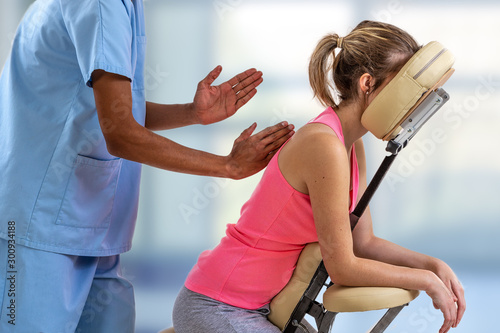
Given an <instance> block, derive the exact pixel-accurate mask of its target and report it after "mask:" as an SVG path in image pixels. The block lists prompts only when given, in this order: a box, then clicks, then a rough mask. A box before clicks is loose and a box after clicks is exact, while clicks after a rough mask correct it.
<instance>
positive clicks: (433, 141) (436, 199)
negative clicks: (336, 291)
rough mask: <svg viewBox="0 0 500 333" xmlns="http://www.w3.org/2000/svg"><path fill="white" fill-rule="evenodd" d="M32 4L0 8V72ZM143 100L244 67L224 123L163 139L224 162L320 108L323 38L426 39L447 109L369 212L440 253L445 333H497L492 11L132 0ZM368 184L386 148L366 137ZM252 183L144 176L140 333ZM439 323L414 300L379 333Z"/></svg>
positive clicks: (179, 96)
mask: <svg viewBox="0 0 500 333" xmlns="http://www.w3.org/2000/svg"><path fill="white" fill-rule="evenodd" d="M30 3H32V1H30V0H15V1H11V0H0V4H1V8H2V10H1V11H0V65H1V66H2V67H3V64H4V62H5V60H6V58H7V56H8V53H9V49H10V44H11V41H12V38H13V36H14V33H15V30H16V27H17V24H18V22H19V20H20V19H21V17H22V15H23V13H24V11H25V10H26V8H27V7H28V6H29V5H30ZM144 5H145V14H146V25H147V34H148V49H147V62H146V73H145V75H146V89H147V96H148V99H149V100H150V101H154V102H158V103H184V102H190V101H192V98H193V96H194V92H195V89H196V85H197V83H198V82H199V81H200V80H201V79H202V78H204V77H205V76H206V75H207V74H208V73H209V72H210V71H211V70H212V69H213V68H214V67H215V66H217V65H218V64H221V65H222V66H223V67H224V70H223V72H222V74H221V77H220V78H219V79H218V80H217V81H216V84H217V83H221V82H224V81H226V80H228V79H230V78H231V77H232V76H234V75H236V74H237V73H240V72H242V71H244V70H246V69H247V68H251V67H255V68H258V69H259V70H262V71H263V72H264V83H263V84H262V85H261V87H259V92H258V94H257V96H256V97H255V98H254V99H253V100H252V101H251V102H250V103H249V104H247V105H246V106H245V107H244V108H243V109H241V110H240V111H239V112H238V113H237V114H236V115H235V116H233V117H232V118H230V119H228V120H226V121H224V122H222V123H219V124H214V125H210V126H191V127H187V128H181V129H176V130H171V131H166V132H163V133H161V134H162V135H164V136H166V137H168V138H170V139H173V140H175V141H177V142H179V143H181V144H183V145H187V146H189V147H193V148H197V149H202V150H206V151H209V152H213V153H215V154H220V155H227V154H228V153H229V151H230V149H231V147H232V144H233V141H234V139H236V138H237V137H238V135H239V134H240V133H241V132H242V131H243V130H244V129H245V128H247V127H248V126H250V125H251V124H252V123H253V122H254V121H256V122H257V123H258V128H257V131H259V130H262V129H264V128H265V127H267V126H269V125H272V124H275V123H277V122H279V121H282V120H286V121H288V122H290V123H293V124H295V126H296V127H300V126H302V125H303V124H305V123H306V122H307V121H308V120H309V119H311V118H313V117H314V116H315V115H317V114H319V113H320V112H321V111H322V110H323V108H322V107H321V106H320V105H319V104H318V103H317V102H315V101H314V100H313V99H312V93H311V90H310V88H309V84H308V79H307V65H308V59H309V56H310V54H311V52H312V50H313V48H314V46H315V44H316V43H317V41H318V40H319V39H320V38H321V37H322V36H323V35H324V34H326V33H328V32H337V33H339V35H341V36H344V35H346V34H347V33H348V32H349V31H350V30H351V29H352V28H354V26H356V24H357V23H359V22H360V21H362V20H364V19H371V20H379V21H384V22H388V23H392V24H395V25H397V26H399V27H401V28H403V29H405V30H407V31H408V32H409V33H410V34H412V35H413V36H414V37H415V38H416V39H417V41H418V42H419V43H420V44H426V43H427V42H429V41H432V40H438V41H440V42H441V43H442V44H444V45H445V46H446V47H447V48H449V49H450V50H451V51H452V52H453V53H454V54H455V56H456V63H455V66H454V67H455V68H456V73H455V74H454V75H453V76H452V78H451V79H450V80H449V81H448V83H447V84H446V85H445V87H444V88H445V90H446V91H448V93H449V94H450V95H451V101H450V102H449V103H448V104H446V105H445V106H444V107H443V108H442V109H441V110H440V111H439V113H438V114H437V115H435V116H434V117H433V118H432V119H431V121H429V122H428V123H427V124H426V126H425V127H424V129H423V130H422V131H421V132H420V133H419V134H418V135H417V136H416V137H415V138H414V139H413V140H412V142H411V143H410V145H409V146H408V147H407V148H406V149H405V150H403V152H402V153H401V154H400V156H399V157H398V159H397V160H396V162H395V164H394V165H393V167H392V169H391V171H390V173H389V174H388V176H387V178H386V179H385V180H384V183H383V184H382V185H381V187H380V188H379V190H378V192H377V194H376V195H375V197H374V199H373V201H372V203H371V212H372V215H373V220H374V227H375V232H376V234H377V235H379V236H381V237H384V238H387V239H389V240H391V241H393V242H396V243H398V244H400V245H403V246H406V247H408V248H410V249H413V250H416V251H420V252H424V253H426V254H429V255H432V256H436V257H439V258H441V259H443V260H445V261H446V262H448V263H449V264H450V265H451V266H452V268H454V269H455V271H456V273H457V275H458V276H459V278H460V279H461V281H462V283H463V285H464V287H465V292H466V298H467V302H468V303H467V306H468V309H467V311H466V314H465V316H464V319H463V321H462V323H461V325H460V327H458V328H456V329H453V330H452V331H453V332H468V333H470V332H497V331H498V330H499V329H498V327H497V326H496V320H495V318H496V315H497V311H498V299H499V298H500V287H499V282H500V254H499V253H500V239H499V236H500V155H499V154H498V148H497V144H499V143H500V131H498V129H497V126H499V125H500V113H499V112H498V110H497V107H498V106H499V105H500V66H499V65H498V60H497V58H498V54H499V52H500V42H499V40H498V37H497V33H498V31H500V20H499V19H498V18H499V17H500V3H498V2H497V1H493V0H476V1H474V2H472V1H428V0H421V1H414V0H413V1H412V0H390V1H377V2H374V1H368V0H350V1H347V0H341V1H321V0H308V1H293V0H289V1H280V0H273V1H267V0H209V1H207V0H190V1H172V0H144ZM365 146H366V150H367V159H368V161H367V162H368V176H369V177H370V178H371V176H372V175H373V174H374V173H375V171H376V169H377V167H378V165H379V164H380V162H381V161H382V159H383V158H384V156H385V151H384V149H385V144H384V143H382V142H378V141H377V140H376V139H374V137H372V136H371V134H368V135H366V136H365ZM260 177H261V173H259V174H257V175H254V176H252V177H250V178H247V179H244V180H240V181H232V180H226V179H216V178H207V177H198V176H189V175H182V174H177V173H172V172H167V171H163V170H158V169H154V168H150V167H148V166H145V167H144V168H143V176H142V188H141V191H142V193H141V201H140V207H139V209H140V211H139V218H138V222H137V229H136V233H135V237H134V245H133V249H132V251H131V252H129V253H126V254H125V255H123V260H122V262H123V269H124V275H125V276H126V277H127V278H128V279H129V280H131V281H132V282H133V284H134V285H135V290H136V305H137V321H136V322H137V326H136V331H137V332H138V333H146V332H157V331H158V330H160V329H162V328H165V327H168V326H170V325H171V311H172V306H173V302H174V300H175V296H176V294H177V292H178V290H179V288H180V287H181V286H182V284H183V281H184V279H185V277H186V275H187V273H188V272H189V270H190V268H191V267H192V265H193V264H194V263H195V261H196V259H197V257H198V255H199V253H200V252H202V251H203V250H205V249H208V248H211V247H213V246H214V245H215V244H217V243H218V241H219V239H220V238H221V237H222V236H223V235H224V230H225V226H226V224H227V223H234V222H236V221H237V219H238V216H239V210H240V207H241V205H242V204H243V203H244V202H245V201H246V200H247V199H248V198H249V196H250V195H251V193H252V191H253V188H254V186H255V185H256V183H257V182H258V181H259V179H260ZM378 316H379V314H378V313H375V314H374V313H368V314H366V313H364V314H350V315H340V316H338V319H337V322H336V324H335V325H334V330H333V332H336V331H337V332H341V331H344V332H365V331H367V330H368V328H369V327H370V321H375V320H376V319H377V317H378ZM441 324H442V316H441V314H440V313H439V312H438V311H436V310H434V308H433V307H432V303H431V302H430V299H429V298H428V297H427V296H426V295H425V294H424V295H421V296H420V297H419V298H418V299H417V300H415V301H414V302H413V303H412V304H411V305H410V307H408V308H406V309H404V310H403V312H402V313H401V314H400V315H399V316H398V317H397V318H396V320H395V322H394V323H393V324H392V325H391V326H390V328H389V329H388V330H387V332H397V333H410V332H411V333H413V332H437V331H438V329H439V327H440V326H441Z"/></svg>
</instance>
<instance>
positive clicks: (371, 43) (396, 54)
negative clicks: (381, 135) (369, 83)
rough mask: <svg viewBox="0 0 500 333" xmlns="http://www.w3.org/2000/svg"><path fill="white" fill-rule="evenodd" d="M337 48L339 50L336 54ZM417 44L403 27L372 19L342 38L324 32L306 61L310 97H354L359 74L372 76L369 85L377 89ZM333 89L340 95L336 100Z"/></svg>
mask: <svg viewBox="0 0 500 333" xmlns="http://www.w3.org/2000/svg"><path fill="white" fill-rule="evenodd" d="M339 44H340V45H339ZM337 48H340V51H339V52H338V54H337V55H336V54H335V50H336V49H337ZM420 48H421V46H419V45H418V44H417V42H416V41H415V39H413V37H412V36H410V35H409V34H408V33H407V32H406V31H404V30H402V29H400V28H398V27H396V26H393V25H391V24H388V23H381V22H375V21H363V22H361V23H360V24H358V25H357V26H356V27H355V28H354V29H353V30H352V31H351V32H350V33H349V34H348V35H347V36H345V37H344V38H342V37H339V35H337V34H335V33H334V34H328V35H326V36H325V37H323V38H322V39H321V40H320V41H319V43H318V45H317V46H316V49H315V50H314V52H313V54H312V56H311V60H310V62H309V82H310V84H311V87H312V89H313V92H314V97H316V98H318V99H319V101H320V102H321V103H322V104H323V105H324V106H334V107H335V106H338V104H340V102H342V101H345V102H351V101H353V100H354V99H356V98H357V97H358V80H359V78H360V77H361V75H363V74H364V73H368V74H370V75H371V76H372V77H373V78H374V79H375V86H374V87H373V89H377V88H378V87H379V86H380V84H382V82H384V80H385V79H386V78H387V77H388V76H389V75H390V74H391V73H394V72H396V71H399V70H400V69H401V67H403V65H404V64H405V63H406V62H407V61H408V59H409V58H411V56H412V55H413V54H415V52H417V51H418V50H419V49H420ZM330 73H331V74H330ZM330 75H331V76H330ZM333 91H336V92H337V94H338V97H339V99H340V102H339V103H338V104H336V103H335V101H334V98H333V95H332V92H333Z"/></svg>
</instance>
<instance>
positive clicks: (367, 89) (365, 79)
mask: <svg viewBox="0 0 500 333" xmlns="http://www.w3.org/2000/svg"><path fill="white" fill-rule="evenodd" d="M373 86H375V79H374V78H373V76H371V75H370V74H368V73H365V74H363V75H361V77H360V78H359V89H360V93H361V95H368V94H370V93H371V92H372V88H373Z"/></svg>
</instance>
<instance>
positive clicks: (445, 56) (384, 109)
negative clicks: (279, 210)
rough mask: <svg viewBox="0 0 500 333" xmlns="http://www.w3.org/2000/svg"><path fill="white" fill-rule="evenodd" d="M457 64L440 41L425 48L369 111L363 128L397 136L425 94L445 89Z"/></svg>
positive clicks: (387, 136)
mask: <svg viewBox="0 0 500 333" xmlns="http://www.w3.org/2000/svg"><path fill="white" fill-rule="evenodd" d="M454 62H455V58H454V56H453V54H452V53H451V52H450V51H448V50H447V49H446V48H444V47H443V45H441V44H440V43H438V42H430V43H429V44H427V45H425V46H424V47H422V48H421V49H420V50H419V51H417V53H415V54H414V55H413V57H411V58H410V60H408V62H407V63H406V64H405V65H404V66H403V68H401V70H400V71H399V72H398V74H397V75H396V76H395V77H394V78H393V79H392V80H391V81H390V82H389V84H387V86H386V87H384V89H382V91H381V92H380V93H379V94H378V95H377V97H375V99H374V100H373V101H372V102H371V103H370V105H369V106H368V107H367V108H366V110H365V112H364V113H363V115H362V117H361V123H362V124H363V126H364V127H365V128H366V129H367V130H368V131H370V132H371V133H372V134H373V135H375V136H376V137H377V138H379V139H382V140H390V139H392V138H393V137H395V136H396V135H397V134H398V133H399V131H400V130H401V128H400V127H399V125H400V124H401V123H402V122H403V121H404V120H405V119H406V118H407V117H408V116H409V115H410V114H411V112H413V110H414V109H415V107H416V106H417V105H418V104H419V102H420V101H422V100H423V98H424V97H425V96H426V95H425V96H424V94H425V93H426V92H430V91H432V90H435V89H437V88H439V87H441V85H443V84H444V83H445V82H446V80H447V79H448V78H449V77H450V76H451V74H452V73H453V71H454V70H453V69H452V68H451V67H452V66H453V64H454Z"/></svg>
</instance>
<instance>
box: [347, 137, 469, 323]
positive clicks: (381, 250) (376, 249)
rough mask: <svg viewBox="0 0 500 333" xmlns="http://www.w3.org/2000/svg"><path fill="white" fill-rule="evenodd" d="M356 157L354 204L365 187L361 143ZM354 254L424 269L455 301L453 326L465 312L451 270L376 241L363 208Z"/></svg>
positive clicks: (462, 293)
mask: <svg viewBox="0 0 500 333" xmlns="http://www.w3.org/2000/svg"><path fill="white" fill-rule="evenodd" d="M356 157H357V160H358V166H359V180H360V184H359V194H358V201H359V199H361V196H362V194H363V192H364V191H365V190H366V187H367V179H366V158H365V153H364V146H363V142H362V140H361V139H360V140H358V141H357V142H356ZM353 241H354V253H355V255H356V256H358V257H361V258H366V259H372V260H377V261H381V262H385V263H388V264H392V265H398V266H405V267H411V268H418V269H425V270H429V271H432V272H433V273H435V274H436V275H437V276H438V277H439V278H440V279H441V280H442V281H443V283H444V284H445V285H446V286H447V287H448V289H449V291H450V292H451V293H452V294H453V295H454V296H455V298H456V299H457V307H458V311H457V325H458V324H459V323H460V320H461V319H462V317H463V314H464V312H465V308H466V305H465V296H464V289H463V287H462V285H461V283H460V281H459V280H458V278H457V276H456V275H455V273H454V272H453V270H452V269H451V268H450V267H449V266H448V265H447V264H446V263H445V262H443V261H442V260H439V259H437V258H434V257H431V256H428V255H425V254H423V253H418V252H415V251H411V250H409V249H406V248H404V247H402V246H399V245H397V244H394V243H392V242H390V241H387V240H385V239H382V238H379V237H376V236H375V235H374V233H373V224H372V218H371V214H370V209H369V207H367V209H366V211H365V212H364V214H363V215H362V216H361V218H360V219H359V221H358V225H357V226H356V228H355V229H354V231H353Z"/></svg>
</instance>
